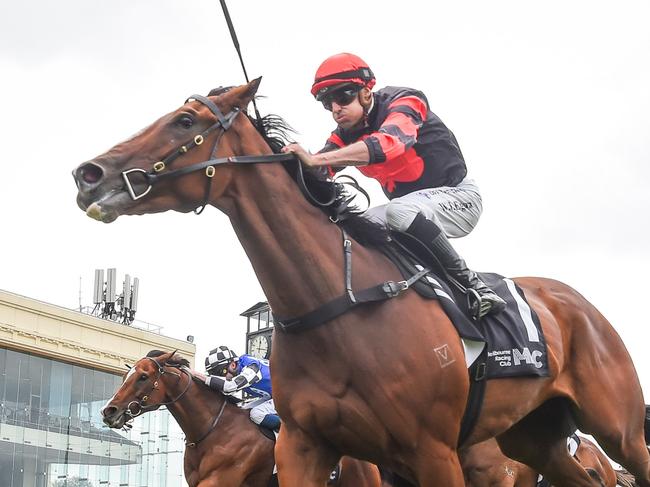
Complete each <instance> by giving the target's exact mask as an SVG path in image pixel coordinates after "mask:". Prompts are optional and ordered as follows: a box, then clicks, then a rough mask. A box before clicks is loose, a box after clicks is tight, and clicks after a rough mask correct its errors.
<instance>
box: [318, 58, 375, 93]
mask: <svg viewBox="0 0 650 487" xmlns="http://www.w3.org/2000/svg"><path fill="white" fill-rule="evenodd" d="M342 83H353V84H356V85H361V86H365V87H367V88H370V89H372V87H373V86H375V75H374V74H373V72H372V69H370V68H369V67H368V63H366V62H365V61H364V60H363V59H361V58H360V57H359V56H355V55H354V54H349V53H347V52H343V53H341V54H334V56H330V57H328V58H327V59H326V60H325V61H323V63H322V64H321V65H320V66H319V67H318V69H317V70H316V75H315V76H314V84H313V85H312V86H311V94H312V95H314V96H315V97H316V99H317V100H318V99H320V98H322V97H323V95H325V94H326V93H327V92H328V91H329V89H330V88H331V87H332V86H335V85H340V84H342Z"/></svg>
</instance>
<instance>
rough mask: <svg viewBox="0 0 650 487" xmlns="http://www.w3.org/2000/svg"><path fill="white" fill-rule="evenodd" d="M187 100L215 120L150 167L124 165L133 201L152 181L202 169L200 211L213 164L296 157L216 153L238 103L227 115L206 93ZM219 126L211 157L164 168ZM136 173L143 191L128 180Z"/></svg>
mask: <svg viewBox="0 0 650 487" xmlns="http://www.w3.org/2000/svg"><path fill="white" fill-rule="evenodd" d="M228 89H229V88H220V89H217V90H216V93H215V91H214V90H213V93H215V94H221V93H223V92H225V91H227V90H228ZM190 101H198V102H200V103H202V104H203V105H205V106H206V107H207V108H208V109H209V110H210V111H211V112H212V113H213V114H214V116H215V117H216V121H215V122H214V123H213V124H212V125H210V126H209V127H208V128H207V129H205V130H204V131H203V132H201V133H200V134H198V135H195V136H194V138H193V139H192V140H191V141H190V142H188V143H186V144H183V145H181V146H180V147H179V148H177V149H175V150H174V151H172V153H171V154H169V155H168V156H167V157H165V158H164V159H162V160H160V161H158V162H156V163H155V164H154V165H153V167H152V168H151V170H149V171H146V170H145V169H141V168H132V169H127V170H126V171H122V179H123V180H124V184H125V185H126V189H127V191H128V192H129V195H130V196H131V199H132V200H133V201H136V200H139V199H140V198H143V197H144V196H146V195H147V194H148V193H149V191H151V189H152V188H153V186H154V184H156V183H158V182H159V181H162V180H164V179H169V178H173V177H178V176H183V175H185V174H189V173H192V172H196V171H200V170H202V169H205V175H206V176H207V177H208V185H207V187H206V190H205V197H204V199H203V204H202V205H201V206H200V207H199V208H198V209H197V210H195V213H197V214H200V213H201V212H202V211H203V209H204V208H205V206H206V205H207V203H208V198H209V196H210V190H211V188H212V180H213V177H214V174H215V166H218V165H221V164H257V163H269V162H285V161H295V160H296V157H295V156H294V155H293V154H271V155H266V156H264V155H258V156H229V157H215V155H216V152H217V149H218V147H219V141H220V140H221V137H222V136H223V134H225V133H226V131H227V130H228V129H229V128H230V127H231V126H232V124H233V122H234V121H235V119H236V118H237V115H239V114H240V113H241V109H240V108H239V107H234V108H233V109H232V110H231V111H230V112H229V113H228V114H227V115H224V114H223V112H222V111H221V110H220V109H219V107H218V106H217V105H216V104H215V103H214V102H213V101H212V100H210V99H209V98H208V97H206V96H203V95H192V96H190V97H189V98H188V99H187V100H185V103H188V102H190ZM218 128H221V129H223V130H222V131H221V133H220V134H219V135H218V136H217V138H216V140H215V143H214V146H213V148H212V151H211V152H210V159H208V160H206V161H202V162H197V163H195V164H190V165H189V166H186V167H182V168H179V169H173V170H170V171H165V170H166V169H167V168H168V167H169V166H171V164H172V163H173V162H174V161H175V160H176V159H177V158H178V157H180V156H182V155H184V154H186V153H187V152H188V151H189V150H191V149H193V148H194V147H198V146H200V145H201V144H203V142H204V141H205V140H206V138H207V136H208V135H209V134H210V133H211V132H213V131H214V130H216V129H218ZM163 171H165V172H163ZM136 173H138V174H141V175H142V176H143V177H144V178H145V180H146V182H147V188H146V189H145V190H144V191H141V192H136V189H135V188H134V184H133V183H132V182H131V179H130V175H133V174H136ZM332 201H333V200H332Z"/></svg>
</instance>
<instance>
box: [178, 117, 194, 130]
mask: <svg viewBox="0 0 650 487" xmlns="http://www.w3.org/2000/svg"><path fill="white" fill-rule="evenodd" d="M176 123H177V124H178V125H180V126H181V127H183V128H185V129H189V128H190V127H192V125H194V120H193V119H192V117H190V116H189V115H183V116H182V117H181V118H179V119H178V120H177V121H176Z"/></svg>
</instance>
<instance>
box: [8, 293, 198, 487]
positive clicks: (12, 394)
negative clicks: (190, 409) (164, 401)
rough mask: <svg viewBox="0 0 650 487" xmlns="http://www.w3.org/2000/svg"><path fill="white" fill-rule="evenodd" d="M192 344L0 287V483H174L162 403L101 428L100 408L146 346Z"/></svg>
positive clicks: (176, 469)
mask: <svg viewBox="0 0 650 487" xmlns="http://www.w3.org/2000/svg"><path fill="white" fill-rule="evenodd" d="M153 349H158V350H165V351H167V350H175V349H177V350H178V353H179V354H181V355H183V356H184V357H185V358H187V359H188V360H190V362H191V363H193V362H194V355H195V348H194V345H193V344H191V343H188V342H185V341H179V340H174V339H171V338H167V337H164V336H162V335H159V334H155V333H151V332H147V331H143V330H139V329H137V328H135V327H132V326H125V325H121V324H116V323H113V322H110V321H106V320H102V319H99V318H95V317H93V316H89V315H86V314H82V313H79V312H75V311H71V310H68V309H65V308H60V307H57V306H53V305H51V304H47V303H43V302H39V301H35V300H32V299H29V298H25V297H23V296H18V295H16V294H12V293H8V292H5V291H1V290H0V371H1V373H2V375H1V376H0V486H1V487H150V486H156V487H158V486H160V487H182V486H185V485H186V483H185V480H184V477H183V452H184V441H183V434H182V432H181V430H180V428H179V427H178V425H177V424H176V422H175V421H174V419H173V417H172V416H171V415H170V414H169V413H168V412H167V411H166V410H158V411H155V412H151V413H147V414H144V415H142V416H140V417H138V418H136V419H135V421H134V422H133V428H132V429H131V430H130V431H116V430H111V429H109V428H107V427H105V426H104V425H103V423H102V420H101V415H100V409H101V408H102V407H103V406H104V404H106V402H107V401H108V400H109V399H110V398H111V397H112V396H113V394H114V393H115V391H116V390H117V389H118V387H119V385H120V384H121V383H122V377H123V374H124V372H125V370H126V369H125V364H133V363H134V362H136V361H137V360H138V359H140V358H142V357H143V356H145V355H146V354H147V352H149V351H150V350H153Z"/></svg>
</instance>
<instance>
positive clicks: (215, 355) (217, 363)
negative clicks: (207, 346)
mask: <svg viewBox="0 0 650 487" xmlns="http://www.w3.org/2000/svg"><path fill="white" fill-rule="evenodd" d="M233 360H234V361H235V362H236V361H237V360H239V357H238V356H237V354H236V353H235V352H233V351H232V350H230V349H229V348H228V347H226V346H224V345H221V346H219V347H217V348H215V349H214V350H210V355H208V356H207V357H206V358H205V371H206V372H207V373H208V374H213V373H214V372H215V371H217V370H218V369H220V368H222V367H227V366H228V364H229V363H230V362H232V361H233Z"/></svg>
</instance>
